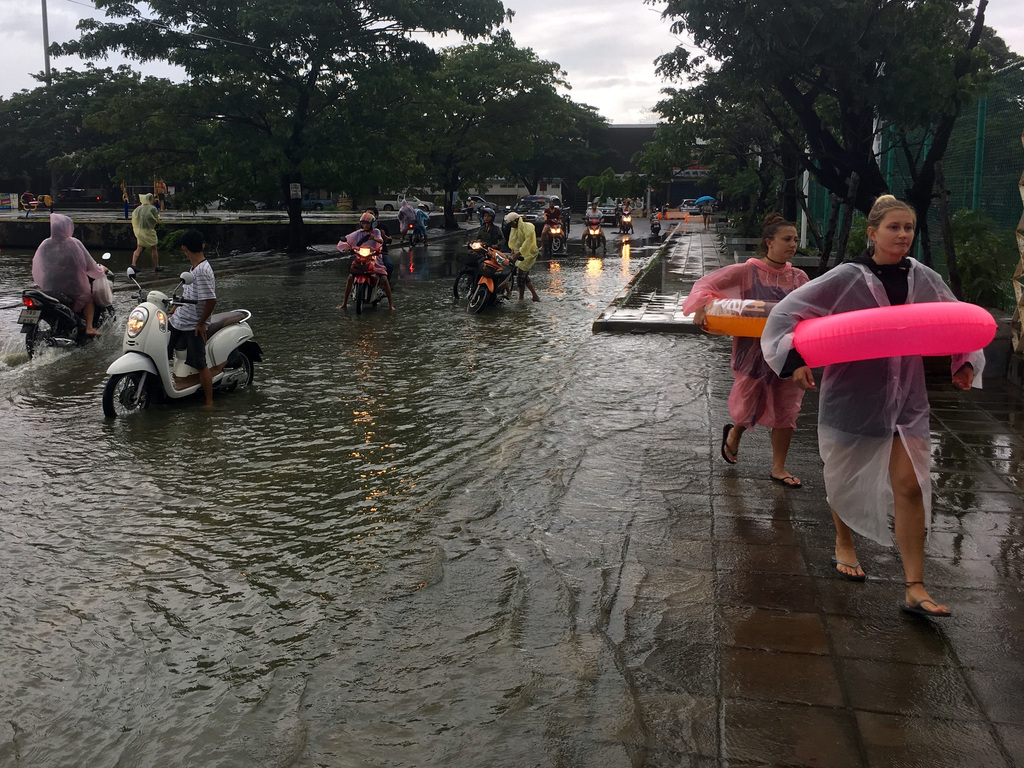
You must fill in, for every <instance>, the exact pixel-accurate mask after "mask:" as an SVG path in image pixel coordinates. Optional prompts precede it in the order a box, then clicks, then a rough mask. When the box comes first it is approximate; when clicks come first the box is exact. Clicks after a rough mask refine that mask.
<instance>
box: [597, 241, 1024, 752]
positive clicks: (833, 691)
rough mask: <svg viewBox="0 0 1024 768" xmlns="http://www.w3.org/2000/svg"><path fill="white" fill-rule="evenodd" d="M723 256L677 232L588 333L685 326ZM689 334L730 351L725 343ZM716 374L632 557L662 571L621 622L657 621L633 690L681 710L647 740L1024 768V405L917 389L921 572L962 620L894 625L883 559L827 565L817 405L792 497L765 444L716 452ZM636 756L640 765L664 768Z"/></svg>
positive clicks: (1023, 396) (1007, 395) (1005, 395)
mask: <svg viewBox="0 0 1024 768" xmlns="http://www.w3.org/2000/svg"><path fill="white" fill-rule="evenodd" d="M720 243H721V240H720V238H718V237H716V236H715V235H713V234H711V233H704V232H703V231H697V230H695V229H693V228H690V227H686V228H684V227H680V228H679V230H677V232H676V233H675V237H674V240H673V241H672V242H670V244H669V246H668V247H667V248H666V249H665V251H664V252H663V253H662V254H661V258H659V259H655V260H653V261H652V262H651V263H650V264H649V265H648V266H647V269H646V270H645V271H644V273H643V274H638V275H637V277H636V278H635V279H634V281H633V282H632V284H631V286H630V287H629V289H627V290H625V291H623V293H622V294H620V295H619V296H618V297H617V299H616V301H615V302H613V304H612V305H611V306H610V307H609V308H608V309H607V310H606V311H605V312H604V313H602V315H601V317H600V318H599V319H598V321H596V322H595V330H608V331H613V332H614V331H627V332H631V333H638V332H660V333H692V332H696V331H697V329H696V328H695V327H694V326H693V325H692V323H691V322H690V318H689V317H688V316H684V315H682V313H681V312H680V310H679V307H680V305H681V303H682V300H683V299H684V298H685V296H686V294H687V293H688V291H689V288H690V286H691V285H692V283H693V281H694V280H696V279H697V278H699V277H700V276H701V275H703V274H704V273H705V272H706V271H710V270H713V269H716V268H718V267H719V266H721V265H724V264H726V263H731V262H732V261H733V257H732V254H725V253H723V252H722V249H721V247H720ZM702 338H703V341H705V342H706V343H707V344H710V345H716V346H721V347H723V348H725V349H726V350H727V349H728V347H729V344H730V341H731V340H730V339H729V337H713V336H703V337H702ZM722 362H723V365H722V366H721V368H722V369H721V370H707V369H701V368H700V367H697V368H695V370H694V371H693V375H694V377H695V378H698V379H699V378H701V377H704V378H705V383H706V388H704V389H702V390H700V391H699V394H698V396H699V397H701V398H702V399H706V400H707V402H708V411H709V415H710V423H707V424H700V425H699V430H700V431H701V432H704V431H706V432H707V433H708V444H707V445H703V444H699V445H689V444H687V448H686V449H684V453H685V452H686V451H687V450H689V451H690V452H691V453H692V456H690V460H684V461H682V462H681V463H680V464H676V465H674V466H672V467H671V469H670V468H669V467H666V470H667V471H666V475H665V479H664V481H663V482H662V483H660V484H659V487H658V489H657V490H658V491H660V492H661V493H662V494H663V498H662V499H661V502H662V503H661V505H660V507H661V508H660V509H658V508H657V506H658V505H652V507H651V508H650V509H648V510H647V515H648V516H649V524H648V525H642V524H641V525H637V532H636V535H635V538H636V539H637V540H636V541H634V542H633V544H634V547H633V549H634V550H635V557H636V559H637V561H638V563H642V564H643V565H644V567H645V568H646V569H648V570H650V571H655V570H660V571H661V572H663V573H669V574H671V575H672V578H670V579H669V580H668V581H667V582H666V583H663V584H662V585H660V589H659V590H657V591H656V592H655V593H654V594H647V593H646V592H645V590H644V589H642V588H641V589H638V591H637V594H636V595H635V596H634V603H633V605H632V607H631V610H630V618H631V620H632V621H635V622H641V623H647V624H649V625H652V626H656V627H657V630H656V634H657V637H658V642H657V643H655V644H653V646H652V647H651V648H650V655H649V656H648V657H647V659H646V660H645V662H644V664H643V665H642V669H641V670H638V676H639V677H640V678H641V679H642V681H643V684H642V686H641V687H642V689H643V690H644V691H645V694H644V696H643V697H642V698H643V700H645V701H649V702H651V703H652V704H651V708H652V710H653V709H656V708H658V707H660V706H661V705H662V704H663V703H664V701H665V699H666V698H667V699H669V700H673V701H674V707H673V708H672V709H673V714H674V716H672V717H668V718H666V719H664V720H662V721H660V722H659V723H658V726H659V727H660V728H662V729H663V730H662V732H663V733H664V734H665V736H666V740H665V742H664V746H665V747H666V748H670V747H669V745H670V744H672V743H673V742H674V743H675V745H676V746H678V744H679V743H680V742H682V743H686V744H688V745H689V746H690V748H691V750H692V752H691V754H690V756H689V758H688V761H687V760H682V761H681V762H679V763H677V764H681V765H729V766H734V765H786V766H797V765H799V766H851V767H853V766H899V767H900V768H911V767H913V766H922V767H923V766H950V767H951V768H952V767H953V766H1016V765H1019V766H1024V695H1022V694H1021V691H1022V690H1024V667H1022V664H1021V659H1022V658H1024V582H1022V577H1024V392H1022V390H1021V389H1020V388H1019V387H1018V386H1016V385H1015V384H1013V383H1011V382H1009V381H1007V380H1006V379H1005V378H998V377H996V378H991V377H986V380H985V388H984V389H983V390H980V391H979V390H974V391H972V392H970V393H962V392H958V391H956V390H954V389H953V388H952V387H951V386H950V384H949V381H948V376H943V375H941V374H937V375H931V374H930V375H929V387H930V399H931V404H932V441H933V471H932V484H933V493H934V517H933V527H932V532H931V535H930V538H929V540H928V543H927V546H926V565H925V578H926V581H927V583H928V586H929V589H930V591H931V592H932V595H933V596H935V597H936V598H937V599H939V601H940V602H945V603H946V604H947V605H949V606H950V608H951V610H952V611H953V612H954V614H955V615H954V617H952V618H950V619H948V620H934V621H929V620H927V619H916V618H913V617H907V616H905V615H903V614H901V613H900V612H899V611H898V603H899V601H900V600H901V599H902V595H903V590H902V583H903V572H902V568H901V566H900V563H899V558H898V554H897V552H896V550H895V546H894V545H893V546H892V547H881V546H879V545H877V544H875V543H874V542H870V541H867V540H863V539H858V555H859V559H860V562H861V563H862V564H863V565H864V568H865V570H866V571H867V572H868V574H869V576H868V579H867V581H866V582H865V583H855V582H849V581H846V580H844V579H842V578H840V577H839V576H837V575H836V573H835V571H834V568H833V566H832V565H831V563H830V562H829V558H830V557H831V556H832V554H833V543H834V529H833V526H832V524H831V519H830V517H829V512H828V504H827V502H826V500H825V496H824V485H823V480H822V476H821V462H820V459H819V457H818V454H817V441H816V438H815V430H814V425H815V423H816V420H817V396H816V393H808V396H807V397H806V398H805V400H804V405H803V410H802V412H801V416H800V421H799V427H798V430H799V431H798V432H797V434H796V437H795V439H794V443H793V448H792V450H791V452H790V454H789V461H788V462H787V466H788V468H789V469H790V471H791V472H793V473H794V474H795V475H796V476H798V477H800V478H802V480H803V484H804V487H803V488H802V489H799V490H789V489H783V488H779V487H775V486H773V485H771V484H770V483H768V482H766V480H767V476H768V472H769V469H770V466H771V464H770V458H771V451H770V446H769V445H768V440H767V434H766V432H765V431H764V430H757V431H756V434H751V433H747V435H745V436H744V439H743V442H742V444H741V450H740V461H739V463H738V464H737V465H736V466H730V465H727V464H726V463H725V462H724V461H723V460H722V459H721V458H720V457H719V455H718V454H719V452H718V442H719V437H718V436H719V435H720V429H721V426H720V425H721V424H724V423H726V421H728V412H727V409H726V408H725V404H724V402H723V401H724V398H725V396H726V394H727V388H728V386H729V381H728V372H727V370H725V369H726V365H725V362H726V357H725V356H724V355H723V360H722ZM666 397H670V395H669V394H668V393H666ZM680 426H681V427H683V426H684V425H680ZM686 426H689V425H686ZM694 426H697V425H694ZM667 447H668V446H666V448H667ZM652 490H653V489H652ZM639 586H641V587H642V585H639ZM673 587H674V588H673ZM654 702H658V703H657V704H654ZM698 755H705V756H707V757H708V759H707V761H706V762H705V761H702V760H701V759H700V758H698V757H697V756H698ZM648 757H649V758H650V759H649V762H641V763H640V764H652V765H653V764H658V765H661V764H669V763H670V762H671V761H670V760H667V759H665V760H662V759H657V758H654V756H653V755H648ZM673 759H675V757H674V756H673Z"/></svg>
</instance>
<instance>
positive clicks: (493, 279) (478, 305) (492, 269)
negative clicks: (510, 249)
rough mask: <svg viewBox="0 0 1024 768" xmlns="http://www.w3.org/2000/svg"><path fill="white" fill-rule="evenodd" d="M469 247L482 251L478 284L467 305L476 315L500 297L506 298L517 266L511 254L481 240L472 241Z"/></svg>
mask: <svg viewBox="0 0 1024 768" xmlns="http://www.w3.org/2000/svg"><path fill="white" fill-rule="evenodd" d="M469 247H470V248H472V249H473V250H474V251H479V252H480V253H481V258H480V260H479V263H478V265H477V268H476V276H477V277H476V285H475V286H474V287H473V290H472V292H471V293H470V294H469V306H467V307H466V310H467V311H468V312H470V313H471V314H474V315H475V314H479V313H481V312H483V311H484V309H485V308H486V307H489V306H491V305H492V304H496V303H497V302H498V300H499V297H500V298H505V296H506V293H508V292H511V291H512V284H513V282H514V281H515V275H516V267H515V263H514V261H513V259H512V257H511V256H509V255H506V254H504V253H502V252H501V251H499V250H498V249H497V248H491V247H489V246H485V245H484V244H483V243H481V242H480V241H479V240H477V241H476V242H473V243H470V246H469ZM516 261H518V259H516Z"/></svg>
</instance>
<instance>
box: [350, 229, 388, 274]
mask: <svg viewBox="0 0 1024 768" xmlns="http://www.w3.org/2000/svg"><path fill="white" fill-rule="evenodd" d="M375 237H377V238H379V237H381V234H380V230H379V229H371V230H368V231H367V230H365V229H357V230H355V231H354V232H349V233H348V234H347V235H345V238H344V239H343V240H342V241H341V242H339V243H338V250H339V251H341V252H342V253H344V252H346V251H352V252H353V253H358V251H359V248H360V247H361V246H364V245H365V246H366V247H367V248H373V249H375V251H376V253H375V254H374V261H373V271H374V272H375V273H376V274H378V275H386V274H387V273H388V270H387V267H385V266H384V256H383V253H382V251H381V246H380V243H378V242H377V241H376V240H374V238H375Z"/></svg>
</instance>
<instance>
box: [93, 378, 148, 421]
mask: <svg viewBox="0 0 1024 768" xmlns="http://www.w3.org/2000/svg"><path fill="white" fill-rule="evenodd" d="M145 376H146V374H145V373H143V372H142V371H133V372H131V373H115V374H114V375H113V376H111V377H110V378H109V379H108V380H107V385H106V386H105V387H104V388H103V415H104V416H106V417H107V418H108V419H116V418H117V417H119V416H120V417H121V418H124V417H126V416H131V415H132V414H134V413H138V412H139V411H142V410H145V408H146V406H148V405H149V392H148V390H147V388H146V386H145V380H144V377H145Z"/></svg>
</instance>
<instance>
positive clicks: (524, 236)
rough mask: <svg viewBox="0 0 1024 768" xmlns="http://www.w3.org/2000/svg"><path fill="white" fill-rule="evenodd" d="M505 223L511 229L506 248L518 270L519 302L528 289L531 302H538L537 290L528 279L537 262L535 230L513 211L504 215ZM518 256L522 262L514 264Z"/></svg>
mask: <svg viewBox="0 0 1024 768" xmlns="http://www.w3.org/2000/svg"><path fill="white" fill-rule="evenodd" d="M505 223H506V224H508V225H509V226H511V227H512V230H511V232H510V233H509V236H508V247H509V250H511V251H512V259H513V262H514V263H515V265H516V267H517V268H518V269H519V277H518V278H517V279H518V282H519V300H520V301H522V300H523V297H524V296H525V295H526V289H527V288H529V289H530V293H531V294H532V295H533V300H534V301H540V296H538V295H537V290H536V289H535V288H534V287H533V281H532V280H531V279H530V267H532V266H533V264H534V262H536V261H537V230H536V229H535V228H534V226H533V224H531V223H530V222H528V221H526V219H524V218H523V217H522V216H520V215H519V214H518V213H516V212H515V211H510V212H509V213H507V214H506V215H505ZM520 256H521V257H522V260H521V261H519V262H515V259H516V258H518V257H520Z"/></svg>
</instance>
